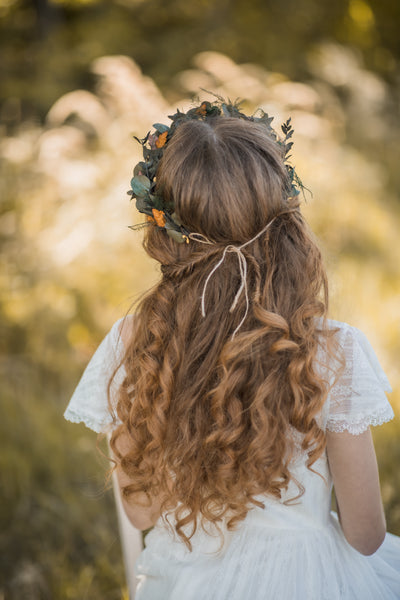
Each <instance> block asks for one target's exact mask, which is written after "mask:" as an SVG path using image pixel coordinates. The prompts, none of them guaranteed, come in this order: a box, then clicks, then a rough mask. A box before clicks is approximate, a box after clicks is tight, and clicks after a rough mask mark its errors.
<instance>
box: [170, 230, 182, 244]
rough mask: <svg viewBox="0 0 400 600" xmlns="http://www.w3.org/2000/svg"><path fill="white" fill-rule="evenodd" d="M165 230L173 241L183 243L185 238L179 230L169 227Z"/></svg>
mask: <svg viewBox="0 0 400 600" xmlns="http://www.w3.org/2000/svg"><path fill="white" fill-rule="evenodd" d="M166 230H167V234H168V235H169V237H170V238H172V239H173V240H175V242H178V244H183V243H184V241H185V240H184V237H183V235H182V234H181V233H180V231H176V230H175V229H169V227H166Z"/></svg>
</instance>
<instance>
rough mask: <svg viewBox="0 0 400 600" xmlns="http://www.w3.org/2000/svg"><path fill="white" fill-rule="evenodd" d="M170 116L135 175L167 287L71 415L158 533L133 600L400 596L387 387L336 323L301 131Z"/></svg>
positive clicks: (110, 348) (102, 355)
mask: <svg viewBox="0 0 400 600" xmlns="http://www.w3.org/2000/svg"><path fill="white" fill-rule="evenodd" d="M171 119H172V125H171V126H170V127H166V126H164V125H160V124H156V125H155V129H156V131H155V133H154V134H153V135H152V136H147V137H146V138H145V139H144V140H142V144H143V151H144V153H143V156H144V160H143V161H142V162H140V163H139V164H138V165H137V167H136V168H135V172H134V178H133V180H132V195H133V196H134V197H136V205H137V208H138V209H139V211H140V212H142V213H144V214H146V215H147V218H148V224H149V227H147V228H146V234H145V249H146V251H147V252H148V254H149V255H150V256H151V257H152V258H154V259H155V260H157V261H158V262H159V263H160V265H161V272H162V277H161V280H160V282H159V284H158V285H157V286H156V287H155V288H154V289H153V290H151V291H150V292H149V293H148V294H147V295H146V296H145V298H144V299H143V300H142V301H141V303H140V305H139V307H138V308H137V310H136V312H135V315H134V316H129V317H127V318H125V319H124V320H121V321H119V322H117V323H116V324H115V325H114V327H113V328H112V330H111V332H110V333H109V334H108V336H107V337H106V339H105V340H104V341H103V343H102V345H101V346H100V348H99V349H98V351H97V352H96V354H95V356H94V357H93V359H92V361H91V363H90V364H89V366H88V368H87V370H86V371H85V373H84V375H83V377H82V380H81V382H80V383H79V385H78V388H77V390H76V391H75V393H74V396H73V398H72V400H71V403H70V405H69V407H68V409H67V411H66V417H67V418H68V419H70V420H73V421H84V422H85V423H86V424H87V425H88V426H91V427H92V428H94V429H95V430H97V431H99V430H102V431H105V430H107V428H108V429H109V430H111V448H112V452H113V456H114V459H115V469H116V473H117V476H118V481H119V486H120V489H121V495H122V501H123V504H124V508H125V512H126V514H127V516H128V518H129V519H130V521H131V522H132V523H133V525H134V526H135V527H137V528H139V529H143V530H144V529H148V528H150V527H153V526H154V528H153V529H152V531H151V532H150V533H149V534H148V535H147V538H146V548H145V550H144V551H143V552H142V553H141V555H140V557H139V559H138V561H137V563H136V574H137V576H138V577H139V580H140V583H139V585H138V589H137V592H136V593H137V595H136V598H137V600H202V599H204V600H205V599H207V600H211V599H215V600H339V599H343V600H368V599H370V600H394V599H396V598H397V599H398V598H400V541H399V539H398V538H395V537H394V536H391V535H390V534H387V535H386V538H385V530H386V526H385V517H384V513H383V508H382V502H381V496H380V490H379V478H378V469H377V463H376V458H375V452H374V447H373V443H372V438H371V434H370V430H369V426H370V425H378V424H380V423H383V422H385V421H388V420H390V419H391V418H392V417H393V412H392V409H391V407H390V405H389V403H388V401H387V399H386V396H385V393H384V392H385V391H390V386H389V383H388V381H387V378H386V376H385V374H384V372H383V371H382V369H381V367H380V365H379V363H378V360H377V358H376V356H375V354H374V352H373V350H372V348H371V346H370V345H369V343H368V341H367V340H366V338H365V337H364V335H363V334H362V333H361V332H360V331H358V330H357V329H355V328H353V327H351V326H349V325H347V324H345V323H339V322H335V321H330V320H327V306H328V292H327V281H326V275H325V271H324V267H323V264H322V260H321V254H320V251H319V249H318V247H317V245H316V243H315V241H314V238H313V235H312V233H311V232H310V230H309V228H308V226H307V224H306V223H305V221H304V219H303V217H302V215H301V212H300V208H299V202H298V196H299V191H300V190H301V188H302V184H301V181H300V180H299V178H298V176H297V175H296V173H295V171H294V169H293V167H292V166H291V165H290V164H289V163H288V159H287V154H288V152H289V150H290V147H291V145H292V144H291V142H290V138H291V135H292V130H291V126H290V122H288V123H286V124H285V125H284V126H283V133H284V138H283V139H278V138H277V136H276V134H275V132H274V131H273V130H272V129H271V125H270V122H271V119H269V118H268V116H267V115H264V114H261V116H260V117H258V118H256V117H246V116H245V115H244V114H243V113H241V112H240V110H239V108H238V106H237V105H236V106H235V105H234V106H232V105H230V104H221V103H213V104H210V103H206V102H203V103H202V104H201V105H200V106H199V107H197V108H194V109H192V110H190V111H189V112H188V113H186V114H184V113H181V112H179V111H178V113H177V114H176V115H174V116H172V117H171ZM110 375H111V377H110ZM109 380H110V385H109V386H107V383H108V381H109ZM107 387H108V389H107ZM107 398H108V400H109V402H107ZM332 485H333V487H334V490H335V496H336V503H337V507H338V518H336V516H335V515H334V514H332V513H331V512H330V503H331V490H332ZM133 567H134V566H133V565H131V568H132V569H133Z"/></svg>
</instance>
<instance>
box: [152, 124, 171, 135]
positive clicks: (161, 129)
mask: <svg viewBox="0 0 400 600" xmlns="http://www.w3.org/2000/svg"><path fill="white" fill-rule="evenodd" d="M153 127H154V129H155V130H156V131H158V133H165V132H166V131H169V127H168V126H167V125H163V124H162V123H154V125H153Z"/></svg>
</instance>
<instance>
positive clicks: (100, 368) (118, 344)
mask: <svg viewBox="0 0 400 600" xmlns="http://www.w3.org/2000/svg"><path fill="white" fill-rule="evenodd" d="M121 321H122V319H120V320H119V321H117V322H116V323H115V324H114V325H113V327H112V328H111V330H110V331H109V333H108V334H107V335H106V337H105V338H104V339H103V341H102V342H101V344H100V346H99V347H98V348H97V350H96V352H95V353H94V355H93V357H92V359H91V360H90V362H89V364H88V365H87V367H86V369H85V371H84V373H83V375H82V377H81V379H80V381H79V383H78V385H77V387H76V389H75V391H74V393H73V395H72V398H71V400H70V401H69V404H68V406H67V409H66V411H65V413H64V417H65V418H66V419H67V420H68V421H72V422H73V423H84V424H85V425H86V427H89V428H90V429H92V430H93V431H96V432H97V433H100V432H106V431H108V430H109V429H110V428H111V426H112V425H113V418H112V415H111V413H110V411H109V407H108V395H107V388H108V382H109V380H110V378H111V376H112V374H113V372H114V369H115V368H116V367H117V365H118V364H119V362H120V361H121V360H122V357H123V351H124V350H123V342H122V340H121V336H120V327H119V325H120V323H121ZM124 377H125V368H124V366H123V365H122V366H121V367H120V368H119V369H118V371H117V373H116V375H115V377H114V379H113V381H112V384H111V389H110V399H111V403H112V402H113V398H114V399H115V397H116V392H117V390H118V388H119V387H120V385H121V384H122V382H123V380H124Z"/></svg>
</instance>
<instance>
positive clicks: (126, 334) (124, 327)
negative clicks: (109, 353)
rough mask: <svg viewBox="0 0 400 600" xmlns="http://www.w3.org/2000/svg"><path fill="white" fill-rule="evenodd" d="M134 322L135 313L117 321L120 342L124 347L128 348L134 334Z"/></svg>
mask: <svg viewBox="0 0 400 600" xmlns="http://www.w3.org/2000/svg"><path fill="white" fill-rule="evenodd" d="M135 324H136V317H135V315H126V316H125V317H124V318H123V319H121V320H120V322H119V325H118V327H119V333H120V335H121V339H122V342H123V345H124V347H125V348H128V346H129V344H130V341H131V339H132V336H133V335H134V330H135Z"/></svg>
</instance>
